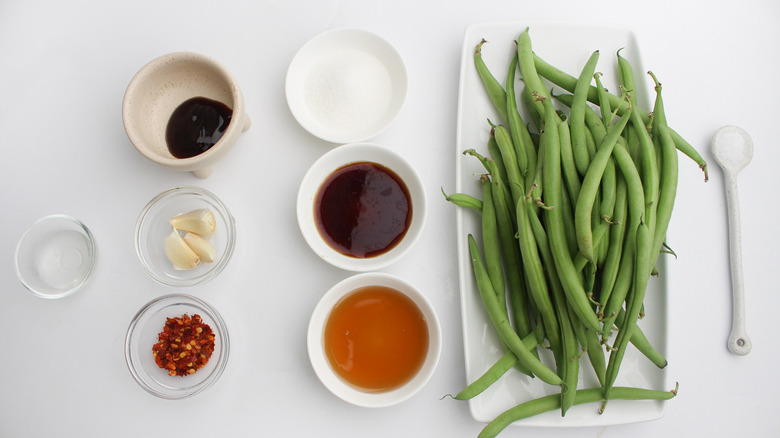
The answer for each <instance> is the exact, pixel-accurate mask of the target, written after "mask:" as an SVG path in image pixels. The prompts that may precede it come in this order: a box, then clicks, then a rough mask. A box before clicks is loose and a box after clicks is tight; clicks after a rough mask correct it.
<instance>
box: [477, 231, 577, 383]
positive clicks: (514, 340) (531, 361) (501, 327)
mask: <svg viewBox="0 0 780 438" xmlns="http://www.w3.org/2000/svg"><path fill="white" fill-rule="evenodd" d="M468 241H469V254H470V255H471V262H472V265H473V269H474V276H475V278H476V280H477V289H479V293H480V296H481V297H482V301H483V304H484V305H485V310H486V311H487V314H488V316H489V318H490V320H491V322H492V323H493V326H494V328H495V329H496V333H497V334H498V337H499V339H501V341H502V342H504V344H506V346H507V347H508V348H509V349H510V350H511V351H512V352H513V353H514V354H515V355H516V356H517V359H518V361H520V362H521V363H523V364H525V365H526V366H527V367H528V369H530V370H531V372H533V373H534V375H536V376H537V377H539V378H540V379H541V380H543V381H544V382H546V383H549V384H550V385H560V384H562V383H563V381H562V380H561V378H560V377H559V376H558V375H557V374H555V372H554V371H552V370H550V369H549V368H547V366H545V365H544V364H543V363H542V362H541V361H540V360H539V358H537V357H536V356H534V355H533V354H532V353H531V352H530V351H528V350H527V349H526V348H525V346H524V345H523V341H522V340H521V339H520V337H518V335H517V333H515V331H514V330H513V328H512V326H511V324H510V323H509V320H508V319H507V317H506V315H505V314H503V313H502V312H501V309H500V307H499V305H498V303H497V302H496V295H495V293H494V292H493V291H492V285H491V283H490V278H488V276H487V272H486V271H485V266H484V265H483V263H482V256H481V255H480V254H479V249H478V247H477V243H476V241H475V240H474V237H473V236H472V235H470V234H469V236H468Z"/></svg>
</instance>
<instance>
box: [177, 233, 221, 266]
mask: <svg viewBox="0 0 780 438" xmlns="http://www.w3.org/2000/svg"><path fill="white" fill-rule="evenodd" d="M184 241H185V242H186V243H187V245H189V247H190V249H192V250H193V251H194V252H195V254H197V255H198V257H200V259H201V260H202V261H204V262H206V263H211V262H213V261H214V259H215V258H216V257H217V251H216V250H215V249H214V245H212V244H211V242H209V241H208V240H206V239H204V238H203V237H201V236H200V235H198V234H195V233H187V234H185V235H184Z"/></svg>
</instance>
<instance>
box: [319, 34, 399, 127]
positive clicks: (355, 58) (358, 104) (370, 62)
mask: <svg viewBox="0 0 780 438" xmlns="http://www.w3.org/2000/svg"><path fill="white" fill-rule="evenodd" d="M392 92H393V85H392V81H391V79H390V72H388V70H387V67H385V65H384V64H383V63H382V62H380V61H379V59H377V58H376V56H374V55H372V54H371V53H368V52H364V51H362V50H356V49H344V50H341V51H338V52H336V53H334V54H332V55H331V56H327V57H324V58H323V59H320V60H319V61H317V62H316V63H315V64H314V66H313V67H312V69H311V71H310V72H309V75H308V77H307V78H306V84H305V93H304V94H305V96H306V106H307V107H308V110H309V111H310V113H311V114H312V116H314V118H316V119H317V120H319V121H320V123H322V124H323V125H325V126H327V127H329V128H331V129H337V130H339V131H344V132H356V131H360V130H363V129H368V128H370V127H372V126H373V125H374V124H375V123H376V122H378V121H379V120H380V119H381V118H382V117H383V116H384V114H385V113H386V112H387V109H388V107H389V106H390V101H391V98H392Z"/></svg>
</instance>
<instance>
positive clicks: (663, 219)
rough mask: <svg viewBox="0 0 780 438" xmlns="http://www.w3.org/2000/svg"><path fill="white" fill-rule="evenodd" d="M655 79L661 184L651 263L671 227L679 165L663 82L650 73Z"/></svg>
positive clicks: (655, 107)
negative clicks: (667, 117)
mask: <svg viewBox="0 0 780 438" xmlns="http://www.w3.org/2000/svg"><path fill="white" fill-rule="evenodd" d="M649 74H650V75H651V76H652V77H653V81H655V90H656V101H655V106H654V109H653V113H654V114H655V124H654V125H653V129H654V130H655V131H657V136H658V137H659V139H660V144H661V160H662V169H663V170H662V173H661V186H660V194H659V195H658V210H657V219H656V228H655V234H654V236H653V250H652V253H651V254H650V260H651V263H653V264H655V261H656V259H657V258H658V255H659V254H660V252H661V247H662V246H663V243H664V239H665V238H666V231H667V229H668V227H669V221H670V220H671V217H672V209H673V207H674V200H675V197H676V195H677V180H678V165H677V150H676V149H675V146H674V140H672V137H671V135H670V134H669V131H668V125H667V122H666V112H665V110H664V104H663V98H662V97H661V84H660V83H659V82H658V79H657V78H656V77H655V75H653V74H652V72H651V73H649Z"/></svg>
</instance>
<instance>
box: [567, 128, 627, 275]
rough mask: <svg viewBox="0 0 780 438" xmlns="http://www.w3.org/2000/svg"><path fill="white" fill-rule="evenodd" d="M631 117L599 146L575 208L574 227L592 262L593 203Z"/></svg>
mask: <svg viewBox="0 0 780 438" xmlns="http://www.w3.org/2000/svg"><path fill="white" fill-rule="evenodd" d="M628 121H629V117H627V116H623V117H621V119H620V121H619V122H618V123H617V125H614V126H612V127H610V129H609V131H608V134H607V136H606V137H605V139H604V141H603V142H602V144H601V146H599V149H598V152H596V156H595V157H594V158H593V161H591V162H590V166H588V172H587V173H586V174H585V179H584V180H583V183H582V191H581V192H580V197H579V198H577V205H576V207H575V209H574V227H575V228H576V231H577V244H578V245H579V248H580V252H582V255H584V256H585V258H586V259H588V261H590V262H591V263H596V258H595V255H594V252H593V226H592V224H591V215H592V213H593V203H594V201H595V199H596V195H597V194H598V190H599V183H600V181H601V178H602V176H603V175H604V169H605V168H606V167H607V163H609V161H610V157H611V156H612V151H613V150H614V148H615V144H616V143H617V141H618V138H619V137H620V135H621V133H622V132H623V129H624V128H625V127H626V125H627V124H628Z"/></svg>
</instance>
